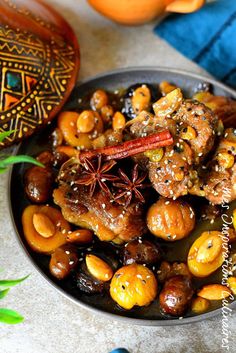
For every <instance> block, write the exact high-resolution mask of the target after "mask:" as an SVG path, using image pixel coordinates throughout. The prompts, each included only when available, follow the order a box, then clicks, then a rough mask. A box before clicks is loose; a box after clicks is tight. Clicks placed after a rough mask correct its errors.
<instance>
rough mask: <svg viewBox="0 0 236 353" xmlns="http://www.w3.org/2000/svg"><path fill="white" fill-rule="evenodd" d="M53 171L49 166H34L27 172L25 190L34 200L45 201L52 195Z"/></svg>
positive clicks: (37, 201)
mask: <svg viewBox="0 0 236 353" xmlns="http://www.w3.org/2000/svg"><path fill="white" fill-rule="evenodd" d="M53 181H54V178H53V172H52V170H51V169H49V168H47V167H46V168H42V167H38V166H34V167H31V168H29V169H28V170H27V171H26V173H25V178H24V183H25V192H26V194H27V196H28V198H29V199H30V200H31V201H32V202H36V203H44V202H47V201H48V199H49V198H50V197H51V195H52V187H53Z"/></svg>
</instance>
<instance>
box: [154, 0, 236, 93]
mask: <svg viewBox="0 0 236 353" xmlns="http://www.w3.org/2000/svg"><path fill="white" fill-rule="evenodd" d="M154 31H155V33H156V34H158V35H159V36H160V37H161V38H163V39H165V40H166V41H167V42H169V43H170V44H171V45H172V46H173V47H174V48H176V49H177V50H179V51H180V52H181V53H182V54H184V55H185V56H187V57H188V58H189V59H191V60H193V61H195V62H196V63H197V64H199V65H200V66H202V67H203V68H204V69H206V70H207V71H209V72H210V73H211V74H212V75H214V76H216V77H217V78H218V79H219V80H221V81H223V82H224V83H226V84H228V85H231V86H233V87H236V0H217V1H215V2H210V3H208V4H206V5H205V6H204V7H203V8H202V9H201V10H199V11H197V12H195V13H191V14H186V15H185V14H184V15H182V14H181V15H179V14H178V15H177V14H176V15H170V16H169V17H167V18H166V19H165V20H164V21H163V22H161V23H160V24H159V25H158V26H157V27H156V28H155V29H154Z"/></svg>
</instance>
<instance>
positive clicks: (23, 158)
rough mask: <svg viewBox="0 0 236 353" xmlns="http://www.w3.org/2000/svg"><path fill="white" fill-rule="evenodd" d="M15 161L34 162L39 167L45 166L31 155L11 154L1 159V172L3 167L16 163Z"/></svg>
mask: <svg viewBox="0 0 236 353" xmlns="http://www.w3.org/2000/svg"><path fill="white" fill-rule="evenodd" d="M15 163H32V164H34V165H37V166H39V167H44V165H43V164H42V163H40V162H39V161H37V160H36V159H35V158H33V157H30V156H24V155H18V156H9V157H6V158H4V159H2V160H0V172H1V169H4V168H6V167H8V166H9V165H11V164H15Z"/></svg>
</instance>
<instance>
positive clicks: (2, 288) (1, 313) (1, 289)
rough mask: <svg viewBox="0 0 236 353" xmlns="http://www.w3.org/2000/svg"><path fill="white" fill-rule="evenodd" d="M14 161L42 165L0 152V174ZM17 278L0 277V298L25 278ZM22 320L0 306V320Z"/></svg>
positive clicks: (0, 136) (0, 138) (3, 135)
mask: <svg viewBox="0 0 236 353" xmlns="http://www.w3.org/2000/svg"><path fill="white" fill-rule="evenodd" d="M14 131H15V130H10V131H4V132H1V133H0V143H1V142H2V141H3V140H4V139H5V138H7V137H8V136H10V135H11V134H12V133H13V132H14ZM15 163H32V164H34V165H37V166H39V167H44V165H43V164H42V163H40V162H39V161H37V160H36V159H34V158H33V157H30V156H25V155H18V156H11V155H10V156H8V155H6V154H0V174H1V173H4V172H6V171H7V168H8V167H9V166H10V165H12V164H15ZM27 277H28V276H26V277H23V278H19V279H10V280H9V279H2V280H0V300H1V299H4V298H5V297H6V295H7V294H8V292H9V291H10V288H11V287H14V286H16V285H17V284H19V283H21V282H23V281H24V280H25V279H26V278H27ZM23 320H24V317H23V316H22V315H21V314H19V313H18V312H17V311H14V310H11V309H7V308H0V322H2V323H5V324H11V325H12V324H19V323H20V322H22V321H23Z"/></svg>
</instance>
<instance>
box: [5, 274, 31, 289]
mask: <svg viewBox="0 0 236 353" xmlns="http://www.w3.org/2000/svg"><path fill="white" fill-rule="evenodd" d="M28 277H29V275H28V276H25V277H22V278H19V279H2V280H0V287H5V288H8V287H14V286H16V285H17V284H19V283H21V282H23V281H24V280H25V279H26V278H28Z"/></svg>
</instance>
